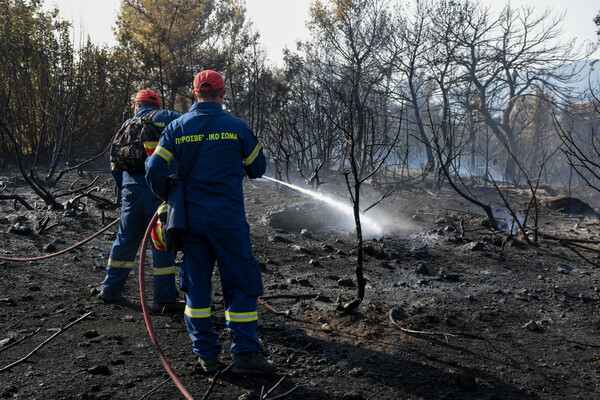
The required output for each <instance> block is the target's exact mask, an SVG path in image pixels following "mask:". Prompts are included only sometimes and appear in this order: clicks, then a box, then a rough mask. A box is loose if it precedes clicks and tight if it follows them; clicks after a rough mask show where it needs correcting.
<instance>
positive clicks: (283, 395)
mask: <svg viewBox="0 0 600 400" xmlns="http://www.w3.org/2000/svg"><path fill="white" fill-rule="evenodd" d="M299 387H300V386H294V387H293V388H291V389H290V390H288V391H287V392H285V393H282V394H280V395H277V396H275V397H271V400H279V399H283V398H284V397H285V396H287V395H288V394H291V393H292V392H294V391H295V390H296V389H298V388H299Z"/></svg>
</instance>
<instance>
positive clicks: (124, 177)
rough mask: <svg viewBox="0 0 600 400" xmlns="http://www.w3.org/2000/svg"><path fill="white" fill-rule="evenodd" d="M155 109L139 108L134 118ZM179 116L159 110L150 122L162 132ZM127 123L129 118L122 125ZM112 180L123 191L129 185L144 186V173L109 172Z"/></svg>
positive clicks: (173, 112)
mask: <svg viewBox="0 0 600 400" xmlns="http://www.w3.org/2000/svg"><path fill="white" fill-rule="evenodd" d="M156 109H157V108H156V107H152V106H146V107H141V108H139V109H138V110H137V112H136V113H135V116H136V117H143V116H145V115H146V114H148V113H149V112H150V111H152V110H156ZM180 116H181V114H179V113H178V112H175V111H171V110H160V111H158V112H156V113H155V114H154V115H153V116H152V122H153V123H154V126H155V127H156V128H158V130H159V132H162V131H163V130H164V129H165V127H166V126H167V125H169V123H171V121H173V120H174V119H177V118H179V117H180ZM129 121H131V118H129V119H128V120H127V121H125V122H124V123H123V125H122V127H123V126H125V125H127V124H128V123H129ZM111 173H112V176H113V179H114V180H115V183H116V184H117V187H118V188H119V189H123V187H125V186H129V185H144V186H145V185H146V180H145V177H144V172H143V171H140V172H133V173H132V172H127V171H111Z"/></svg>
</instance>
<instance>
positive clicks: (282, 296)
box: [260, 293, 321, 300]
mask: <svg viewBox="0 0 600 400" xmlns="http://www.w3.org/2000/svg"><path fill="white" fill-rule="evenodd" d="M320 294H321V293H316V294H272V295H269V296H261V297H260V298H261V299H263V300H270V299H314V298H315V297H317V296H319V295H320Z"/></svg>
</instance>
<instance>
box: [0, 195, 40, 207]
mask: <svg viewBox="0 0 600 400" xmlns="http://www.w3.org/2000/svg"><path fill="white" fill-rule="evenodd" d="M0 200H15V201H18V202H19V203H21V205H23V207H25V208H26V209H28V210H33V207H32V206H30V205H29V203H28V202H27V201H25V199H24V198H22V197H21V196H19V195H18V194H9V195H6V194H0Z"/></svg>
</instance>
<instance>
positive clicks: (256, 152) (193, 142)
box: [146, 70, 276, 374]
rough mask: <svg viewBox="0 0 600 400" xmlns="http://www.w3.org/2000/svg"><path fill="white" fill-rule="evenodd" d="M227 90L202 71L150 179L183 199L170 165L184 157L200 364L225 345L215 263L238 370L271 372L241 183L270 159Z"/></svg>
mask: <svg viewBox="0 0 600 400" xmlns="http://www.w3.org/2000/svg"><path fill="white" fill-rule="evenodd" d="M224 93H225V83H224V81H223V77H222V76H221V74H219V73H218V72H215V71H211V70H205V71H202V72H200V73H199V74H198V75H197V76H196V77H195V79H194V97H195V98H196V100H197V102H196V103H194V105H192V107H191V109H190V110H189V112H187V113H186V114H184V115H183V116H182V117H181V118H179V119H177V120H176V121H173V122H172V123H171V124H170V125H169V126H168V127H167V128H166V129H165V131H164V133H163V136H162V138H161V140H160V142H159V144H158V146H157V148H156V151H155V152H154V154H153V155H152V156H151V157H149V158H148V159H147V160H146V180H147V181H148V184H149V186H150V188H151V189H152V190H153V191H154V193H156V194H157V195H158V196H159V197H161V198H162V199H164V200H169V205H170V206H171V205H172V204H173V203H175V202H177V201H176V200H177V199H169V198H168V196H169V182H168V181H169V180H168V179H167V178H168V176H169V164H170V163H172V162H173V161H176V162H177V163H178V166H179V175H180V177H179V178H180V180H181V182H182V183H181V184H182V185H183V191H179V192H178V193H183V197H184V199H185V210H184V212H185V217H186V218H185V219H186V221H185V223H186V231H185V233H184V234H183V236H182V242H183V252H184V260H185V262H184V268H185V273H184V274H182V276H185V279H186V282H185V285H186V286H187V290H188V291H187V298H186V308H185V321H186V325H187V328H188V332H189V335H190V338H191V339H192V345H193V350H194V353H195V354H196V355H197V356H198V362H199V365H200V367H201V368H202V369H204V371H206V372H212V371H215V370H216V369H217V368H218V365H219V362H218V355H219V353H220V351H221V348H222V346H221V344H220V343H219V342H218V334H217V332H216V331H215V330H214V328H213V326H212V321H211V303H212V300H211V293H212V288H211V277H212V273H213V268H214V265H215V261H216V262H217V264H218V268H219V272H220V279H221V287H222V291H223V299H224V304H225V319H226V324H227V328H228V329H229V330H230V331H231V332H232V333H233V339H232V344H231V352H232V353H233V356H234V364H233V367H232V371H233V372H234V373H239V374H271V373H273V372H275V370H276V365H275V363H274V362H272V361H269V360H266V359H265V358H264V357H263V356H262V355H261V353H260V351H259V350H260V342H259V338H258V334H257V331H256V329H257V325H258V314H257V299H258V296H260V295H262V294H263V284H262V277H261V271H260V267H259V263H258V260H256V258H255V257H254V255H253V252H252V243H251V241H250V233H249V228H248V223H247V222H246V214H245V210H244V198H243V187H242V183H243V178H244V174H246V175H247V176H248V177H249V178H259V177H261V176H262V174H263V173H264V172H265V168H266V160H265V156H264V155H263V152H262V145H261V144H260V143H259V142H258V140H257V139H256V137H255V136H254V134H253V133H252V131H251V130H250V128H249V127H248V125H247V124H246V123H245V122H244V121H243V120H241V119H239V118H236V117H234V116H231V115H230V114H228V113H226V112H225V111H223V108H222V104H223V95H224ZM179 200H180V199H179ZM179 203H181V202H179ZM169 212H171V209H170V211H169ZM174 212H177V210H174ZM182 284H184V283H182Z"/></svg>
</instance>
